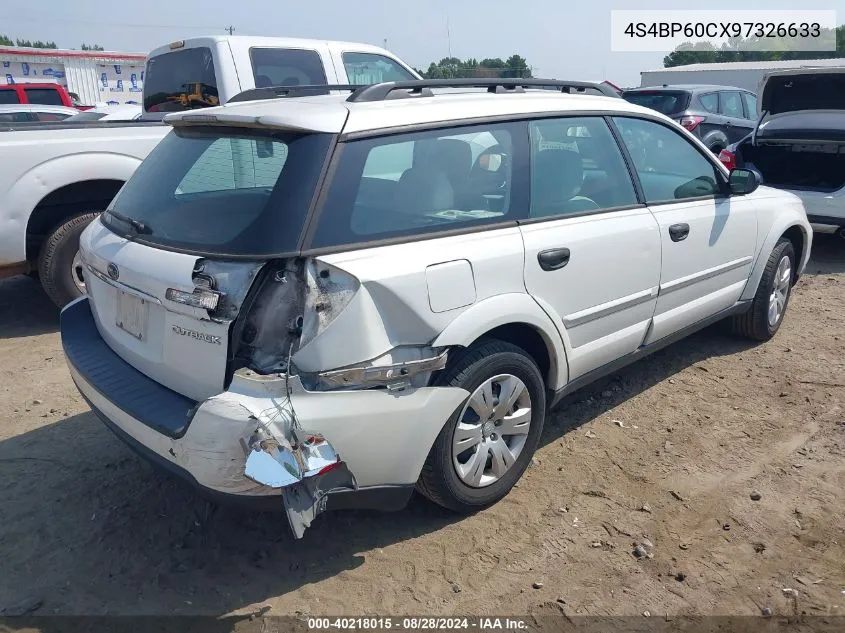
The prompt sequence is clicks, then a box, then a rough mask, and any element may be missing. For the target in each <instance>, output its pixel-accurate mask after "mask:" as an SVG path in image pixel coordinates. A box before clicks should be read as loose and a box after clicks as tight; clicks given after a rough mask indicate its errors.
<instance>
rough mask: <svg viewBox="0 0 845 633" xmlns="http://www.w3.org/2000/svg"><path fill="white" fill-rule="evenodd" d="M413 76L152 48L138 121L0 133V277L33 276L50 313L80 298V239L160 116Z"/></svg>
mask: <svg viewBox="0 0 845 633" xmlns="http://www.w3.org/2000/svg"><path fill="white" fill-rule="evenodd" d="M413 79H419V75H417V73H415V72H414V70H413V69H412V68H411V67H410V66H408V65H407V64H405V63H404V62H403V61H402V60H400V59H399V58H397V57H396V56H395V55H392V54H391V53H390V52H388V51H386V50H384V49H382V48H378V47H376V46H370V45H368V44H358V43H349V42H336V41H324V40H303V39H290V38H267V37H246V36H223V37H198V38H192V39H186V40H180V41H177V42H173V43H171V44H169V45H166V46H162V47H160V48H157V49H155V50H153V51H152V52H151V53H150V55H149V56H148V57H147V63H146V71H145V77H144V87H143V91H144V92H143V104H144V106H143V107H144V116H143V118H142V119H141V120H138V121H132V122H113V121H109V122H100V121H94V122H85V123H57V124H39V125H37V126H36V125H29V126H19V127H9V126H6V127H0V278H2V277H8V276H11V275H18V274H31V275H37V276H38V278H39V279H40V281H41V284H42V285H43V287H44V289H45V291H46V292H47V294H48V295H49V297H50V298H51V299H52V300H53V301H54V302H55V303H56V304H57V305H59V306H63V305H65V304H66V303H68V302H69V301H71V300H73V299H75V298H76V297H77V296H79V295H80V294H82V293H83V292H84V291H85V282H84V279H83V277H82V266H81V264H80V263H79V260H78V256H77V251H78V244H79V235H80V233H81V232H82V230H83V229H84V228H85V227H86V226H87V225H88V223H89V222H90V221H91V220H92V219H93V218H94V217H96V215H97V214H98V213H100V212H101V211H103V210H104V209H105V208H106V207H107V206H108V204H109V202H111V200H112V198H113V197H114V196H115V194H116V193H117V192H118V190H119V189H120V188H121V187H122V186H123V183H124V182H126V180H127V179H128V178H129V176H131V175H132V173H133V172H134V171H135V169H136V168H137V167H138V165H140V163H141V161H142V160H143V159H144V158H145V157H146V156H147V154H149V153H150V151H152V149H153V148H154V147H155V146H156V144H157V143H158V142H159V141H160V140H161V139H162V138H163V137H164V135H165V134H166V133H167V132H168V131H169V129H170V127H169V126H167V125H164V124H162V123H161V119H162V118H163V117H164V116H165V114H167V113H168V112H177V111H181V110H188V109H196V108H202V107H207V106H214V105H220V104H224V103H226V102H227V101H229V100H230V99H232V98H233V97H235V96H236V95H239V94H241V93H244V92H245V91H248V90H252V89H256V88H257V89H262V88H267V89H278V87H295V86H311V85H364V84H373V83H381V82H385V81H406V80H413ZM244 97H246V95H244V96H242V97H241V98H244Z"/></svg>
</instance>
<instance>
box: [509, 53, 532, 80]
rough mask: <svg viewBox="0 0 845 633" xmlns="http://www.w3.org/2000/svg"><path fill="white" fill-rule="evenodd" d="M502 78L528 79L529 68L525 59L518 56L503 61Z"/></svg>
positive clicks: (529, 74) (529, 75) (529, 76)
mask: <svg viewBox="0 0 845 633" xmlns="http://www.w3.org/2000/svg"><path fill="white" fill-rule="evenodd" d="M503 76H504V77H517V78H519V79H530V78H531V68H530V67H529V66H528V62H527V61H526V59H525V58H524V57H522V56H520V55H511V56H510V57H508V58H507V59H506V60H505V71H504V74H503Z"/></svg>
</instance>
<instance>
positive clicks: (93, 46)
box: [80, 42, 106, 51]
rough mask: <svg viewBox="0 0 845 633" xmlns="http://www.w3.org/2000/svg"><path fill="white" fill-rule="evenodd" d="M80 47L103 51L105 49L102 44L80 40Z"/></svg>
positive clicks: (85, 49) (84, 49)
mask: <svg viewBox="0 0 845 633" xmlns="http://www.w3.org/2000/svg"><path fill="white" fill-rule="evenodd" d="M80 48H81V49H82V50H83V51H104V50H106V49H104V48H103V47H102V46H100V45H99V44H86V43H85V42H82V46H81V47H80Z"/></svg>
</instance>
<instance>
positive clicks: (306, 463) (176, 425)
mask: <svg viewBox="0 0 845 633" xmlns="http://www.w3.org/2000/svg"><path fill="white" fill-rule="evenodd" d="M61 335H62V345H63V347H64V351H65V355H66V357H67V361H68V368H69V370H70V374H71V377H72V378H73V380H74V382H75V383H76V386H77V388H78V389H79V391H80V393H81V394H82V395H83V397H84V398H85V399H86V400H87V401H88V403H89V404H90V405H91V408H92V409H93V410H94V411H95V412H96V413H97V415H98V416H99V417H100V418H101V419H102V420H103V422H104V423H105V424H106V425H107V426H108V427H109V428H110V429H112V430H113V431H114V432H115V433H116V434H117V435H118V437H119V438H120V439H121V440H123V441H124V442H125V443H127V444H128V445H129V446H130V447H132V448H133V449H135V450H136V451H137V452H139V453H140V454H141V455H142V456H144V457H145V458H146V459H148V460H150V461H151V462H153V463H154V464H156V465H158V466H159V467H161V468H163V469H166V470H169V471H171V472H173V473H175V474H178V475H179V476H181V477H183V478H185V479H188V480H189V481H192V482H193V483H194V484H196V485H197V486H198V487H199V488H200V489H201V490H204V491H205V492H206V493H207V494H211V495H213V496H215V497H223V498H226V499H229V500H234V499H245V498H248V499H255V500H260V499H266V500H269V501H271V502H273V503H275V502H276V500H278V503H279V505H282V503H284V505H285V508H286V510H287V514H288V518H289V520H290V523H291V527H292V528H293V531H294V534H296V535H297V536H301V535H302V532H303V530H304V529H305V528H306V527H308V525H309V523H310V522H311V520H312V519H313V518H314V517H316V516H317V515H318V514H320V513H321V512H322V511H323V510H325V509H326V507H327V506H328V507H331V506H332V502H329V501H328V498H329V497H332V499H338V500H340V499H348V498H349V496H350V495H349V494H345V493H350V492H354V493H356V494H355V495H354V496H356V497H360V498H361V499H364V500H365V499H368V498H370V496H371V493H377V492H378V491H379V490H388V489H389V490H391V491H397V490H412V489H413V486H414V484H415V483H416V481H417V479H418V478H419V474H420V472H421V470H422V466H423V463H424V461H425V458H426V456H427V454H428V449H429V447H430V446H431V445H432V444H433V443H434V440H435V438H436V437H437V435H438V433H439V432H440V430H441V429H442V427H443V424H444V423H445V422H446V420H448V419H449V416H451V415H452V414H453V413H454V411H455V410H456V409H457V408H458V407H459V406H460V404H461V403H462V402H463V401H465V400H466V398H468V397H469V393H468V392H467V391H465V390H463V389H459V388H457V387H445V386H438V387H414V386H413V385H411V386H408V387H407V388H404V389H402V390H400V391H390V390H388V389H362V390H358V389H344V390H337V391H322V392H321V391H309V390H307V389H306V388H305V387H304V386H303V384H302V380H301V378H300V377H299V376H291V377H289V378H287V377H284V376H279V375H270V376H263V375H258V374H255V373H253V372H249V371H245V370H240V371H238V372H235V375H234V376H233V378H232V381H231V383H230V384H229V386H228V388H227V390H226V391H225V392H222V393H219V394H217V395H215V396H213V397H211V398H208V399H207V400H204V401H202V402H195V401H191V400H189V399H187V398H185V397H183V396H181V395H179V394H177V393H175V392H173V391H170V390H169V389H167V388H166V387H164V386H162V385H161V384H159V383H157V382H156V381H154V380H152V379H150V378H149V377H147V376H145V375H144V374H142V373H141V372H139V371H138V370H137V369H135V368H134V367H133V366H131V365H129V364H128V363H126V362H125V361H124V360H123V359H122V358H120V357H119V356H118V355H117V354H116V353H115V352H114V351H113V350H112V349H111V348H109V346H108V345H107V344H106V343H105V341H104V340H103V339H102V338H101V336H100V335H99V332H98V330H97V327H96V324H95V323H94V320H93V317H92V314H91V311H90V309H89V306H88V300H87V299H82V300H79V301H77V302H74V303H71V304H70V305H69V306H68V307H67V308H65V310H64V311H63V312H62V322H61ZM353 473H354V475H353ZM334 492H338V493H341V492H342V493H344V494H338V495H333V494H332V493H334ZM359 492H361V493H363V494H361V495H358V494H357V493H359ZM261 505H264V504H261ZM361 507H379V506H363V505H362V506H361Z"/></svg>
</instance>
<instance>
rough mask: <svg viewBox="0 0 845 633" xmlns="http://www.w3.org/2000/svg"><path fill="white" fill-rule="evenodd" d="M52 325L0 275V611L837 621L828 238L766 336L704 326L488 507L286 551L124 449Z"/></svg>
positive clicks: (593, 390)
mask: <svg viewBox="0 0 845 633" xmlns="http://www.w3.org/2000/svg"><path fill="white" fill-rule="evenodd" d="M57 324H58V316H57V312H56V310H55V309H53V308H52V307H51V305H50V304H49V303H48V301H47V300H46V298H45V297H44V296H43V294H42V293H41V291H40V290H39V288H38V286H37V285H36V284H35V282H33V281H31V280H29V279H26V278H16V279H11V280H6V281H4V282H0V376H2V381H0V516H2V519H0V569H2V572H0V608H3V607H4V606H8V605H13V604H15V603H19V602H20V601H24V600H28V599H34V600H36V601H42V604H41V606H40V608H39V609H38V610H37V614H38V615H41V614H80V615H100V614H111V615H117V614H121V615H134V614H229V613H240V614H244V613H248V612H252V611H254V610H257V609H259V608H261V607H270V611H269V613H270V614H278V615H282V614H293V613H304V614H311V615H324V614H347V615H351V614H373V615H386V614H440V615H468V614H491V613H493V614H496V613H500V614H520V615H532V614H533V615H540V614H545V613H550V614H551V613H561V612H562V613H566V614H568V615H573V616H574V615H576V614H580V615H634V614H636V615H639V614H642V613H643V612H644V611H648V612H649V613H651V614H655V615H657V614H660V615H664V614H666V613H669V614H673V615H681V614H695V615H699V614H701V615H703V614H745V615H758V614H760V611H761V609H763V608H769V609H771V610H772V611H773V612H774V613H775V614H792V613H793V612H794V611H795V610H796V609H797V610H798V611H799V612H801V611H805V612H806V613H808V614H828V615H837V614H843V613H845V354H843V352H845V243H843V242H842V241H841V240H838V239H834V238H830V237H826V236H817V243H816V245H815V249H814V256H813V260H812V261H811V263H810V265H809V268H808V270H807V274H806V275H805V277H804V278H803V279H802V280H801V282H800V284H799V285H798V286H797V287H796V289H795V293H794V295H793V297H792V300H791V303H790V309H789V312H788V314H787V317H786V321H785V323H784V326H783V327H782V329H781V331H780V333H779V334H778V336H777V337H776V338H775V340H773V341H772V342H770V343H768V344H765V345H759V346H755V345H750V344H748V343H746V342H744V341H742V340H738V339H736V338H732V337H730V336H727V335H725V334H723V333H722V332H721V331H720V330H719V329H718V328H711V329H709V330H706V331H704V332H701V333H700V334H698V335H696V336H694V337H692V338H691V339H689V340H686V341H683V342H680V343H678V344H676V345H674V346H671V347H669V348H667V349H665V350H663V351H661V352H659V353H658V354H656V355H654V356H653V357H651V358H648V359H645V360H643V361H641V362H639V363H638V364H636V365H633V366H631V367H629V368H627V369H626V370H623V371H622V372H621V373H619V374H617V375H615V376H613V377H611V378H609V379H607V380H606V381H604V382H602V383H601V384H597V385H594V386H592V387H589V388H587V389H586V390H584V391H581V392H579V393H576V394H574V395H573V396H571V397H569V398H568V399H567V400H565V401H564V402H563V404H562V405H561V406H560V407H559V408H558V409H557V410H556V411H555V412H554V414H553V416H552V418H551V420H550V422H549V423H548V424H547V427H546V430H545V433H544V437H543V442H542V447H541V448H540V449H539V451H538V453H537V459H536V463H535V464H534V465H533V466H532V467H531V468H530V469H529V470H528V471H527V473H526V476H525V477H524V478H523V479H522V481H521V482H520V483H519V484H518V487H517V488H516V489H515V490H514V491H513V492H512V493H511V494H510V495H509V496H508V497H507V498H506V499H505V500H503V501H502V502H501V503H499V504H498V505H496V506H495V507H493V508H491V509H489V510H487V511H485V512H481V513H479V514H477V515H475V516H472V517H457V516H454V515H450V514H448V513H446V512H444V511H441V510H440V509H438V508H437V507H435V506H433V505H432V504H430V503H428V502H426V501H425V500H424V499H419V498H415V499H414V500H413V501H412V503H411V505H410V507H409V508H408V509H406V510H405V511H402V512H399V513H396V514H381V513H375V512H345V513H334V514H326V515H323V516H321V517H320V518H319V519H318V520H317V521H316V522H315V524H314V526H313V527H312V528H311V529H310V530H309V531H308V532H307V533H306V536H305V539H304V540H302V541H300V542H294V541H293V540H292V538H291V537H290V536H289V535H288V528H287V526H286V523H285V521H284V519H283V518H282V515H281V514H280V513H279V514H266V515H265V514H244V513H243V512H239V511H236V510H233V509H227V508H223V509H217V510H215V509H214V508H212V507H211V506H209V505H208V504H206V503H205V502H204V501H202V500H200V499H199V498H198V497H197V496H196V494H195V493H194V492H193V491H192V490H190V489H188V488H186V487H185V486H184V485H183V484H182V483H180V482H177V481H173V480H171V479H169V478H168V477H167V476H165V475H162V474H159V473H158V472H156V471H155V470H154V469H153V468H152V467H151V466H149V465H148V464H147V463H145V462H143V461H141V460H140V459H139V458H137V457H136V456H135V455H134V454H133V453H132V452H130V451H129V449H127V448H126V447H125V446H124V445H123V444H122V443H121V442H119V441H118V440H117V439H116V438H115V437H114V436H113V435H112V434H111V433H110V432H109V431H108V430H107V429H106V428H105V427H103V425H102V424H101V423H100V422H99V421H98V420H97V419H96V418H95V417H94V415H93V414H91V413H90V412H89V410H88V408H87V406H86V405H85V404H84V403H83V402H82V401H81V399H80V398H79V397H78V395H77V392H76V390H75V388H74V386H73V384H72V382H71V380H70V377H69V375H68V372H67V369H66V367H65V363H64V359H63V356H62V351H61V346H60V342H59V335H58V333H57ZM755 491H756V492H759V493H760V495H761V498H760V499H759V500H757V501H754V500H752V499H751V496H752V493H753V492H755ZM754 496H756V495H754ZM644 539H647V541H650V543H651V545H652V546H653V547H649V546H648V545H649V543H645V545H646V547H645V548H644V550H645V553H651V554H652V557H649V556H644V557H642V558H641V559H638V558H636V557H635V556H634V554H633V549H634V545H635V544H640V543H643V540H644ZM784 588H791V589H793V590H794V592H793V593H789V592H786V593H785V592H784V591H783V589H784Z"/></svg>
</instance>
